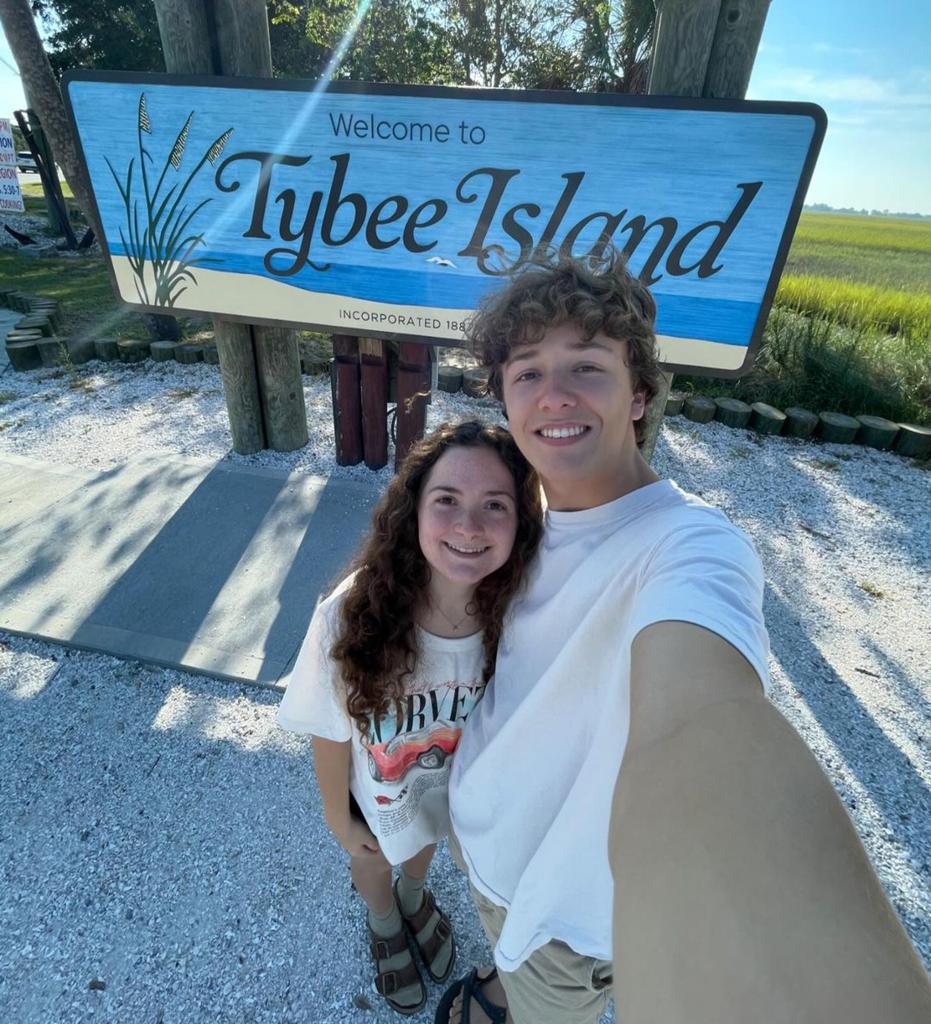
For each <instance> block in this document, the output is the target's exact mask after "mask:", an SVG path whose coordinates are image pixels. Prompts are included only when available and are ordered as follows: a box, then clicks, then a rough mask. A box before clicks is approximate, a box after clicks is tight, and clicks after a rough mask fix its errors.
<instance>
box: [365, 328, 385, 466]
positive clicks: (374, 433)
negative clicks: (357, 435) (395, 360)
mask: <svg viewBox="0 0 931 1024" xmlns="http://www.w3.org/2000/svg"><path fill="white" fill-rule="evenodd" d="M359 358H360V368H359V374H360V386H361V390H362V451H363V454H364V457H365V464H366V466H368V468H369V469H381V468H382V466H386V465H387V464H388V415H387V411H388V360H387V358H386V352H385V343H384V342H383V341H381V340H379V339H377V338H360V339H359Z"/></svg>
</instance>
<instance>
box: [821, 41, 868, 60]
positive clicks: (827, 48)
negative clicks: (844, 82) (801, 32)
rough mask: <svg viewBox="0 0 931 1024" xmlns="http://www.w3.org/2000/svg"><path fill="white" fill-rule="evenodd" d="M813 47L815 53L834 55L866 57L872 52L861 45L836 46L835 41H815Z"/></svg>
mask: <svg viewBox="0 0 931 1024" xmlns="http://www.w3.org/2000/svg"><path fill="white" fill-rule="evenodd" d="M812 49H813V50H814V51H815V53H828V54H831V56H834V57H865V56H866V54H868V53H869V52H870V51H869V50H864V49H863V48H862V47H860V46H835V45H834V44H833V43H814V44H813V45H812Z"/></svg>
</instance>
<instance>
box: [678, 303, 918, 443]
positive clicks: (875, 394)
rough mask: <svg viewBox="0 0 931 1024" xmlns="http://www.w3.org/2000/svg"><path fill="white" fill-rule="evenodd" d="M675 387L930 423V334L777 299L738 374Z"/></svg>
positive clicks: (684, 380)
mask: <svg viewBox="0 0 931 1024" xmlns="http://www.w3.org/2000/svg"><path fill="white" fill-rule="evenodd" d="M675 387H677V388H681V389H684V390H691V391H694V392H696V393H698V394H706V395H716V396H718V395H730V396H733V397H735V398H741V399H743V400H744V401H751V402H753V401H762V402H768V403H769V404H771V405H775V406H777V407H778V408H780V409H785V408H787V407H789V406H801V407H803V408H807V409H811V410H812V411H814V412H820V411H822V410H829V411H832V412H843V413H847V414H848V415H851V416H854V415H860V414H863V413H867V414H870V415H875V416H884V417H886V418H887V419H891V420H895V421H897V422H911V423H920V424H928V423H931V341H926V340H924V339H919V338H918V337H915V336H911V335H905V334H901V335H887V334H885V333H884V332H883V331H881V330H879V329H877V328H875V327H872V328H870V327H848V326H846V325H843V324H839V323H837V322H836V321H831V320H828V319H825V318H823V317H817V316H809V315H805V314H802V313H799V312H797V311H796V310H793V309H787V308H785V307H784V306H776V307H774V308H773V311H772V313H771V314H770V317H769V321H768V323H767V325H766V332H765V335H764V342H763V346H762V348H761V350H760V352H759V354H758V356H757V360H756V364H755V366H754V368H753V370H752V371H751V373H750V374H748V375H747V376H746V377H743V378H741V379H740V380H739V381H716V380H713V379H709V378H702V377H686V376H683V377H677V378H676V384H675Z"/></svg>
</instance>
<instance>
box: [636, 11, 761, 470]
mask: <svg viewBox="0 0 931 1024" xmlns="http://www.w3.org/2000/svg"><path fill="white" fill-rule="evenodd" d="M654 3H655V6H656V29H655V32H654V41H653V59H652V62H651V64H650V77H649V83H648V85H647V91H648V92H649V93H650V95H651V96H706V97H711V98H716V99H743V98H744V96H746V94H747V86H748V85H749V83H750V74H751V72H752V70H753V61H754V60H755V59H756V52H757V50H758V49H759V46H760V38H761V36H762V35H763V24H764V23H765V21H766V14H767V12H768V10H769V0H654ZM672 378H673V375H672V373H671V372H664V373H663V384H662V387H661V388H660V390H659V393H658V394H657V395H656V397H655V398H654V399H653V401H652V402H651V403H650V406H649V408H648V409H647V416H646V421H647V422H646V432H645V436H644V442H643V449H642V451H643V456H644V458H646V459H647V460H651V459H652V458H653V452H654V450H655V448H656V439H657V437H658V436H659V429H660V426H661V424H662V422H663V413H664V411H665V408H666V398H667V397H668V395H669V389H670V387H671V386H672Z"/></svg>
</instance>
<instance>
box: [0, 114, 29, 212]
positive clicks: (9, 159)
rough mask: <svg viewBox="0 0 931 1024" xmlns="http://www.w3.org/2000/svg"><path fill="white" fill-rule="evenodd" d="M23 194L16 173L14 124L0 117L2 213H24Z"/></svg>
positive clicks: (0, 196)
mask: <svg viewBox="0 0 931 1024" xmlns="http://www.w3.org/2000/svg"><path fill="white" fill-rule="evenodd" d="M25 210H26V207H25V206H24V205H23V194H22V192H21V191H20V188H19V177H18V176H17V173H16V145H15V144H14V142H13V126H12V125H11V124H10V121H9V120H8V119H7V118H5V117H0V213H24V212H25Z"/></svg>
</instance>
